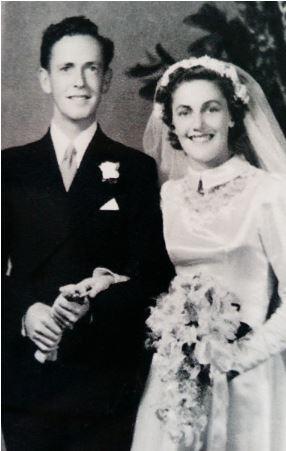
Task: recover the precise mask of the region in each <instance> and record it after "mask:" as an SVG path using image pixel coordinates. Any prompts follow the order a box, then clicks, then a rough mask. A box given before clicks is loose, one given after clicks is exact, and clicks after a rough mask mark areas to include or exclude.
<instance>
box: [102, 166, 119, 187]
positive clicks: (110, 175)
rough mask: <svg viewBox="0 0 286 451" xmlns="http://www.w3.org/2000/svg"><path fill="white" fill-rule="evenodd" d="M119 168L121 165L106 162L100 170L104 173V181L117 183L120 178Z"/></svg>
mask: <svg viewBox="0 0 286 451" xmlns="http://www.w3.org/2000/svg"><path fill="white" fill-rule="evenodd" d="M119 166H120V163H115V162H113V161H105V162H104V163H101V164H100V165H99V169H100V170H101V172H102V181H103V182H106V181H109V182H111V183H116V181H117V179H118V178H119V171H118V169H119Z"/></svg>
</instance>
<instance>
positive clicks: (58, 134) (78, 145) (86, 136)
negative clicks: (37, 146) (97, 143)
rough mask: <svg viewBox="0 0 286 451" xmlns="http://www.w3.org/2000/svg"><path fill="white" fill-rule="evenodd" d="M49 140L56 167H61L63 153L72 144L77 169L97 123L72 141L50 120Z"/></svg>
mask: <svg viewBox="0 0 286 451" xmlns="http://www.w3.org/2000/svg"><path fill="white" fill-rule="evenodd" d="M50 130H51V138H52V142H53V146H54V149H55V152H56V157H57V162H58V165H59V166H61V164H62V162H63V159H64V155H65V151H66V149H67V147H68V146H69V145H70V144H73V146H74V148H75V150H76V163H77V168H79V166H80V163H81V161H82V159H83V156H84V154H85V151H86V149H87V148H88V145H89V143H90V142H91V140H92V138H93V136H94V134H95V132H96V130H97V122H93V123H92V124H91V125H90V126H89V127H88V128H87V129H86V130H84V131H83V132H81V133H80V134H79V135H78V136H77V137H76V138H75V139H74V140H71V139H69V138H68V137H67V135H66V134H65V133H64V132H63V131H62V130H61V129H60V127H59V126H58V125H57V124H56V123H55V122H54V121H53V120H52V122H51V129H50Z"/></svg>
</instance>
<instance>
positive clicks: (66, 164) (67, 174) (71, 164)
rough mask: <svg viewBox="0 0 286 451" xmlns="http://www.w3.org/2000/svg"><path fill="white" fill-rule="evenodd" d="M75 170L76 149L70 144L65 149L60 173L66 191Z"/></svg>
mask: <svg viewBox="0 0 286 451" xmlns="http://www.w3.org/2000/svg"><path fill="white" fill-rule="evenodd" d="M76 171H77V164H76V150H75V148H74V146H73V144H70V145H69V146H68V147H67V149H66V151H65V154H64V159H63V161H62V164H61V173H62V177H63V182H64V185H65V189H66V191H68V190H69V189H70V186H71V184H72V181H73V179H74V176H75V174H76Z"/></svg>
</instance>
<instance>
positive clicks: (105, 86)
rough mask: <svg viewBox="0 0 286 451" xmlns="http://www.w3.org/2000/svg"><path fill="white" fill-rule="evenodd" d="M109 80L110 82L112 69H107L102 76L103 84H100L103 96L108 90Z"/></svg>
mask: <svg viewBox="0 0 286 451" xmlns="http://www.w3.org/2000/svg"><path fill="white" fill-rule="evenodd" d="M111 80H112V69H110V68H108V69H107V71H106V72H105V73H104V75H103V83H102V93H103V94H105V93H106V92H107V91H108V90H109V87H110V83H111Z"/></svg>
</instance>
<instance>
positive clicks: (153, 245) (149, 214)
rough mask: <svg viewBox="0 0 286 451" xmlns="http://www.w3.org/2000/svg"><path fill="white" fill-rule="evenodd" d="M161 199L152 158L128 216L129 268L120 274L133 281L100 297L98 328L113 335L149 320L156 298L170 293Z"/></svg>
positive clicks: (133, 189) (138, 179)
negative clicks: (102, 327) (136, 323)
mask: <svg viewBox="0 0 286 451" xmlns="http://www.w3.org/2000/svg"><path fill="white" fill-rule="evenodd" d="M147 163H148V164H147ZM159 199H160V198H159V188H158V180H157V170H156V165H155V162H154V161H153V160H152V159H149V158H148V160H146V163H145V167H141V168H140V174H139V171H138V172H137V173H134V174H133V183H132V184H130V204H131V205H133V206H134V208H133V209H131V210H130V213H129V215H128V217H129V219H128V237H129V238H128V248H127V249H126V266H125V268H118V270H117V271H116V272H118V273H119V274H122V273H123V274H125V275H127V276H128V277H130V280H129V281H128V282H123V283H117V284H114V285H111V286H110V288H109V289H108V290H106V291H104V292H102V293H100V294H99V295H98V296H97V297H96V299H95V300H94V303H93V306H92V309H93V314H94V320H95V321H94V327H96V325H97V323H99V322H100V323H101V324H104V325H105V328H107V329H110V330H109V333H111V334H112V333H115V334H117V333H118V332H120V330H121V326H122V324H123V323H126V321H128V322H130V323H132V322H133V321H135V322H136V320H140V319H142V318H144V317H146V315H147V314H148V306H149V305H151V304H152V303H153V302H154V298H155V297H156V296H158V295H159V294H160V293H161V292H163V291H166V290H167V289H168V286H169V283H170V280H171V279H172V277H173V276H174V269H173V266H172V264H171V262H170V260H169V257H168V254H167V251H166V248H165V242H164V238H163V227H162V215H161V210H160V200H159Z"/></svg>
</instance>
